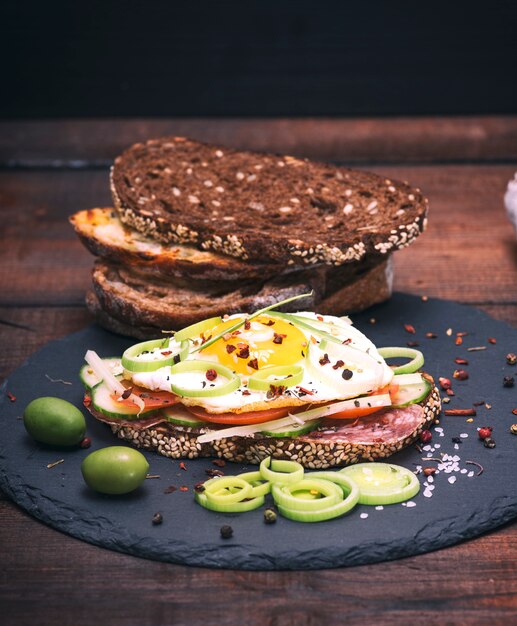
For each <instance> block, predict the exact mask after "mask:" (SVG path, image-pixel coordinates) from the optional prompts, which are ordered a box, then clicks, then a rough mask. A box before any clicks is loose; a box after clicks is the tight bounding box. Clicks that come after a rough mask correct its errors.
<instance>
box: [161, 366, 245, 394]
mask: <svg viewBox="0 0 517 626" xmlns="http://www.w3.org/2000/svg"><path fill="white" fill-rule="evenodd" d="M211 369H212V370H215V371H216V372H217V373H218V374H221V376H224V377H225V378H227V379H228V382H227V383H225V384H223V385H219V386H218V387H207V388H205V389H188V388H186V387H180V386H179V385H176V384H175V383H173V382H171V391H172V392H174V393H175V394H176V395H178V396H184V397H185V398H214V397H216V396H225V395H226V394H228V393H231V392H232V391H235V390H236V389H238V388H239V387H240V385H241V379H240V378H239V377H238V376H237V374H235V373H234V372H232V370H231V369H229V368H228V367H225V366H224V365H220V364H219V363H214V362H213V361H197V360H196V361H180V362H179V363H176V365H173V366H172V367H171V374H172V375H174V374H181V373H184V372H207V371H208V370H211Z"/></svg>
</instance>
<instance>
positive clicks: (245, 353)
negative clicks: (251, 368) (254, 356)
mask: <svg viewBox="0 0 517 626" xmlns="http://www.w3.org/2000/svg"><path fill="white" fill-rule="evenodd" d="M238 345H239V346H243V347H242V348H239V351H238V352H237V356H238V357H239V359H247V358H248V357H249V355H250V347H249V346H248V345H246V344H238Z"/></svg>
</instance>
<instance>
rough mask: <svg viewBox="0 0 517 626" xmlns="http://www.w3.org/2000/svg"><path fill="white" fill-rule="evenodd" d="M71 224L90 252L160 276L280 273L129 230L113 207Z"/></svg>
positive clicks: (89, 212)
mask: <svg viewBox="0 0 517 626" xmlns="http://www.w3.org/2000/svg"><path fill="white" fill-rule="evenodd" d="M69 219H70V222H71V223H72V224H73V226H74V228H75V232H76V233H77V235H78V237H79V239H80V240H81V241H82V243H83V244H84V245H85V246H86V248H88V250H89V251H90V252H91V253H92V254H95V255H96V256H100V257H102V258H104V259H108V260H110V261H115V262H118V263H125V264H128V265H132V266H139V267H141V268H147V269H148V270H149V271H153V272H154V273H156V274H159V275H162V276H163V277H165V278H166V277H167V276H176V277H182V278H185V277H186V278H188V277H191V278H194V279H196V280H202V279H205V280H218V281H220V280H223V281H228V280H248V279H252V278H259V279H261V280H264V279H265V278H267V277H268V276H273V275H274V274H277V273H279V272H280V271H281V270H282V268H281V267H279V266H275V265H271V264H270V265H265V264H262V263H261V264H254V265H252V264H250V263H245V262H244V261H241V260H239V259H235V258H233V257H230V256H227V255H225V254H218V253H217V252H211V251H208V250H198V249H197V248H195V247H193V246H186V245H181V244H165V243H161V242H159V241H156V240H155V239H152V238H150V237H146V236H145V235H143V234H141V233H139V232H138V231H136V230H134V229H132V228H128V227H127V226H125V225H124V224H123V223H122V222H121V221H120V219H119V217H118V215H117V213H116V211H115V210H114V209H113V208H110V207H106V208H95V209H86V210H84V211H78V212H77V213H74V214H73V215H72V216H71V217H70V218H69Z"/></svg>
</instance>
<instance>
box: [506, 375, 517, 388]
mask: <svg viewBox="0 0 517 626" xmlns="http://www.w3.org/2000/svg"><path fill="white" fill-rule="evenodd" d="M514 385H515V378H514V377H513V376H505V377H504V378H503V387H513V386H514Z"/></svg>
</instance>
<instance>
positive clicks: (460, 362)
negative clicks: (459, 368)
mask: <svg viewBox="0 0 517 626" xmlns="http://www.w3.org/2000/svg"><path fill="white" fill-rule="evenodd" d="M454 362H455V363H456V364H457V365H468V364H469V362H468V361H467V359H462V358H460V357H456V358H455V359H454Z"/></svg>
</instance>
